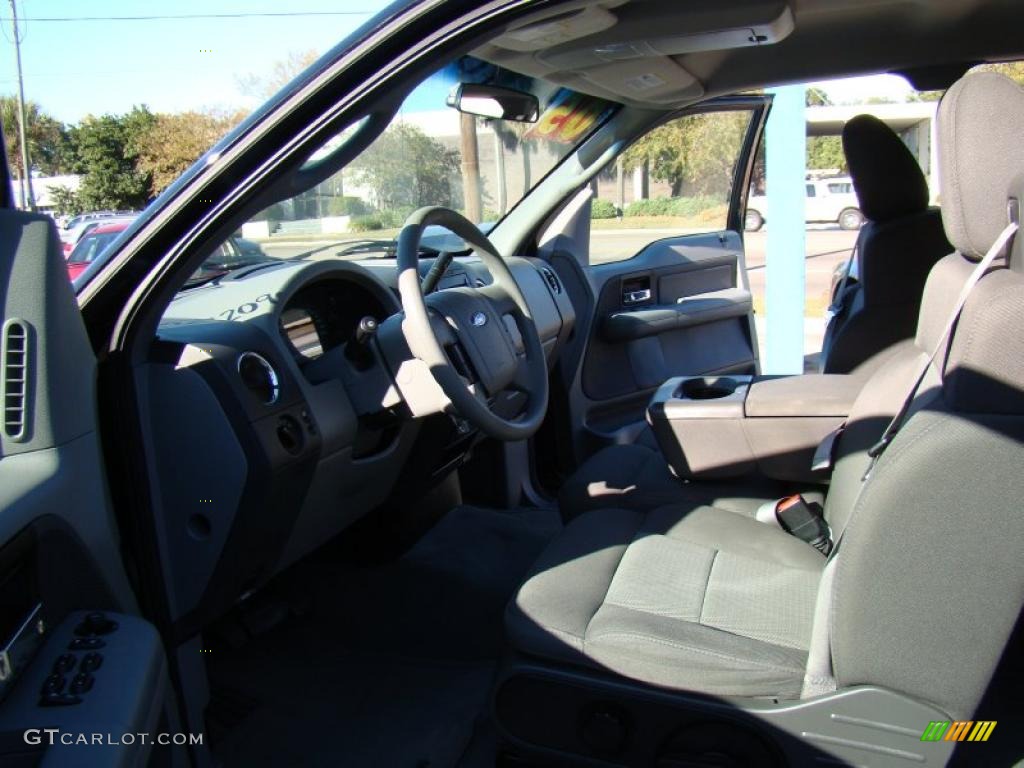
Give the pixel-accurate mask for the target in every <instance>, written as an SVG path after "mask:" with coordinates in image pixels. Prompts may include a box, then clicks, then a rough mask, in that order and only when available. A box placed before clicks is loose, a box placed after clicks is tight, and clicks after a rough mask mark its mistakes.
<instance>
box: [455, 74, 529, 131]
mask: <svg viewBox="0 0 1024 768" xmlns="http://www.w3.org/2000/svg"><path fill="white" fill-rule="evenodd" d="M446 103H447V104H448V106H449V107H452V108H454V109H457V110H458V111H459V112H465V113H466V114H469V115H479V116H480V117H490V118H493V119H495V120H514V121H515V122H518V123H535V122H537V118H538V117H539V116H540V102H538V101H537V97H536V96H534V95H533V94H532V93H526V92H524V91H515V90H512V89H511V88H502V87H500V86H497V85H478V84H476V83H460V84H459V85H457V86H455V87H454V88H452V90H451V93H449V94H448V99H447V102H446Z"/></svg>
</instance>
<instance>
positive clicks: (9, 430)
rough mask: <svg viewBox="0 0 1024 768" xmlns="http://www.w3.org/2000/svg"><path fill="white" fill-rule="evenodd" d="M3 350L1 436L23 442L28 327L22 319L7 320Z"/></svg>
mask: <svg viewBox="0 0 1024 768" xmlns="http://www.w3.org/2000/svg"><path fill="white" fill-rule="evenodd" d="M2 347H3V375H2V376H0V385H2V390H3V400H4V434H5V435H6V436H7V437H9V438H10V439H11V440H24V439H26V436H27V435H28V377H29V354H28V326H27V325H25V323H23V322H22V321H21V320H16V319H12V320H9V321H8V322H7V324H6V325H5V326H4V335H3V344H2Z"/></svg>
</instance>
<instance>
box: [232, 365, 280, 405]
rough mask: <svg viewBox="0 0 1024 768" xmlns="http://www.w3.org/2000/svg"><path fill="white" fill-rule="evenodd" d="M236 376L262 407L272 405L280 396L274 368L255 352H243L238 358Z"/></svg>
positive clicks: (278, 382)
mask: <svg viewBox="0 0 1024 768" xmlns="http://www.w3.org/2000/svg"><path fill="white" fill-rule="evenodd" d="M238 374H239V376H241V377H242V383H243V384H245V388H246V389H248V390H249V391H250V392H252V393H253V394H254V395H256V397H258V398H259V401H260V402H261V403H263V404H264V405H273V404H274V403H276V402H277V398H278V396H279V395H280V394H281V384H280V381H279V380H278V378H277V371H275V370H274V366H272V365H271V364H270V363H268V362H267V359H266V358H265V357H263V356H262V355H258V354H256V353H255V352H243V353H242V354H241V355H239V356H238Z"/></svg>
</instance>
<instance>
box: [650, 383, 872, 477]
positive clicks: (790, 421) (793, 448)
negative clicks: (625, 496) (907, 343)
mask: <svg viewBox="0 0 1024 768" xmlns="http://www.w3.org/2000/svg"><path fill="white" fill-rule="evenodd" d="M861 384H862V381H860V380H858V379H856V378H855V377H852V376H842V375H822V374H810V375H806V376H783V377H772V376H767V377H755V376H691V377H677V378H673V379H669V380H668V381H666V382H665V383H664V384H663V385H662V386H661V387H660V388H659V389H658V391H657V392H656V393H655V395H654V397H653V398H652V400H651V403H650V406H649V407H648V411H647V417H648V421H650V423H651V426H652V428H653V430H654V434H655V436H656V437H657V439H658V445H659V446H660V447H661V450H662V452H663V453H664V455H665V458H666V459H667V460H668V462H669V464H670V466H671V467H672V470H673V471H674V472H675V473H676V474H677V475H678V476H679V477H683V478H707V477H740V476H742V475H749V474H753V473H757V474H761V475H764V476H765V477H771V478H774V479H777V480H788V481H793V482H808V481H820V480H822V479H823V478H822V477H820V476H816V473H815V472H814V471H813V470H812V468H811V467H812V463H813V458H814V452H815V449H816V448H817V447H818V445H819V444H820V443H821V442H822V440H824V439H825V437H826V436H828V434H829V433H830V432H832V431H833V430H834V429H836V427H838V426H839V425H840V424H841V423H842V422H843V420H844V419H845V418H846V417H847V416H848V415H849V413H850V408H851V407H852V406H853V401H854V400H855V399H856V397H857V394H858V393H859V392H860V388H861Z"/></svg>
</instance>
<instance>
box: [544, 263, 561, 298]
mask: <svg viewBox="0 0 1024 768" xmlns="http://www.w3.org/2000/svg"><path fill="white" fill-rule="evenodd" d="M540 273H541V274H542V275H544V279H545V280H547V283H548V286H550V288H551V290H552V291H553V292H555V293H556V294H557V293H561V292H562V283H561V281H560V280H559V279H558V275H556V274H555V271H554V270H553V269H551V267H541V268H540Z"/></svg>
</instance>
